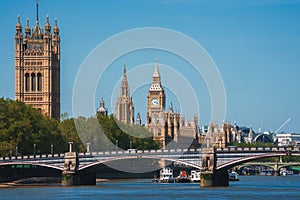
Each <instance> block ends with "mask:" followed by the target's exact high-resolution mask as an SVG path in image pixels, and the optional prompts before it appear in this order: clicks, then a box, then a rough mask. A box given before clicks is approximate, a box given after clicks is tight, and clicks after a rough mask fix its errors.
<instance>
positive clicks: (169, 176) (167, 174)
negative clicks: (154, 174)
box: [159, 167, 174, 183]
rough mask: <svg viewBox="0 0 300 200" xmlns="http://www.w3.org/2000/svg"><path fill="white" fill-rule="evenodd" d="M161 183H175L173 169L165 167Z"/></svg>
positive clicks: (161, 171)
mask: <svg viewBox="0 0 300 200" xmlns="http://www.w3.org/2000/svg"><path fill="white" fill-rule="evenodd" d="M159 182H161V183H174V177H173V169H171V168H170V167H165V168H163V169H161V170H160V173H159Z"/></svg>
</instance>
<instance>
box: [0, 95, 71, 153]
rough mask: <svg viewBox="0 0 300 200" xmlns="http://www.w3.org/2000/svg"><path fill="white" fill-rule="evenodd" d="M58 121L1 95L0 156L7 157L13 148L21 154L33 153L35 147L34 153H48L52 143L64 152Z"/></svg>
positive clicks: (59, 150)
mask: <svg viewBox="0 0 300 200" xmlns="http://www.w3.org/2000/svg"><path fill="white" fill-rule="evenodd" d="M58 123H59V122H58V121H57V120H55V119H50V118H48V117H46V116H44V115H43V114H42V113H41V110H39V109H35V108H32V107H31V106H28V105H25V104H24V103H23V102H20V101H13V100H11V99H4V98H0V155H2V156H8V155H9V154H10V151H13V150H14V149H15V148H16V147H18V153H19V154H23V155H25V154H33V153H34V146H35V152H36V153H50V148H51V145H54V147H55V148H56V152H62V151H65V150H66V148H67V146H64V145H62V144H65V141H64V138H63V137H62V136H61V134H60V132H59V129H58Z"/></svg>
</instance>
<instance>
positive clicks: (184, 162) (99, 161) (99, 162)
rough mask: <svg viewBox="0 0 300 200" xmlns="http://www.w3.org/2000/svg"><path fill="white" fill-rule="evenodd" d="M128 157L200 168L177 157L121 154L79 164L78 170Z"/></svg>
mask: <svg viewBox="0 0 300 200" xmlns="http://www.w3.org/2000/svg"><path fill="white" fill-rule="evenodd" d="M128 159H155V160H164V161H169V162H176V163H181V164H184V165H186V166H189V167H193V168H196V169H201V166H199V165H196V164H194V163H190V162H187V161H183V160H179V159H173V158H168V157H157V156H144V155H143V156H142V157H137V156H135V157H134V156H122V157H114V158H110V159H106V160H98V161H97V162H92V163H90V164H87V165H84V166H80V167H79V171H81V170H85V169H88V168H90V167H94V166H97V165H100V164H106V163H109V162H113V161H120V160H128Z"/></svg>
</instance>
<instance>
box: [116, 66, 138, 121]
mask: <svg viewBox="0 0 300 200" xmlns="http://www.w3.org/2000/svg"><path fill="white" fill-rule="evenodd" d="M115 117H116V119H117V120H118V121H119V122H122V123H124V124H131V125H133V124H134V106H133V102H132V98H131V96H130V89H129V85H128V82H127V75H126V65H124V72H123V79H122V83H121V86H120V96H119V98H118V100H117V103H116V112H115Z"/></svg>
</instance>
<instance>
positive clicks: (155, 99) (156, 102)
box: [151, 98, 158, 106]
mask: <svg viewBox="0 0 300 200" xmlns="http://www.w3.org/2000/svg"><path fill="white" fill-rule="evenodd" d="M151 104H152V105H154V106H157V105H158V99H157V98H153V99H152V100H151Z"/></svg>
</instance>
